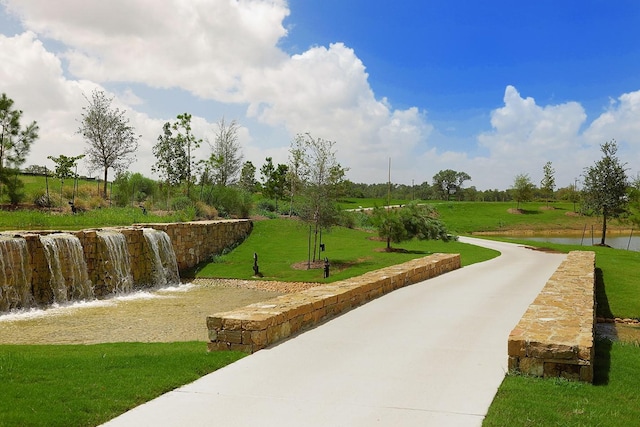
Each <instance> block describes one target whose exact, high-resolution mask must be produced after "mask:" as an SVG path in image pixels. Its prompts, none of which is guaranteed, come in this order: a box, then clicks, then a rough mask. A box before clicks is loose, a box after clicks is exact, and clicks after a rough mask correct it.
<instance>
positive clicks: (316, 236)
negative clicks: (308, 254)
mask: <svg viewBox="0 0 640 427" xmlns="http://www.w3.org/2000/svg"><path fill="white" fill-rule="evenodd" d="M317 248H318V222H317V221H316V226H315V229H314V230H313V262H315V261H316V249H317ZM318 258H319V257H318Z"/></svg>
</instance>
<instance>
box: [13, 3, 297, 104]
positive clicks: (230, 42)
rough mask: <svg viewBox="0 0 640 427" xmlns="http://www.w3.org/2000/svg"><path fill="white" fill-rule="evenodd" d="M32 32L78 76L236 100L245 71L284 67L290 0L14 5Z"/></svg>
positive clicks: (14, 8)
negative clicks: (53, 45) (282, 42)
mask: <svg viewBox="0 0 640 427" xmlns="http://www.w3.org/2000/svg"><path fill="white" fill-rule="evenodd" d="M7 4H8V6H9V9H10V10H12V11H13V12H14V13H17V14H18V15H19V16H20V17H21V19H22V22H23V24H24V26H25V27H26V28H29V29H31V30H33V31H34V32H36V33H38V34H40V35H42V36H44V37H47V38H50V39H54V40H57V41H59V42H61V43H63V44H64V45H65V46H66V50H65V51H64V52H63V53H62V57H63V58H64V59H65V60H67V61H68V64H69V71H70V72H71V73H72V74H73V75H74V76H76V77H78V78H82V79H90V80H94V81H98V82H106V81H121V82H140V83H144V84H147V85H149V86H152V87H161V88H169V87H179V88H183V89H185V90H188V91H190V92H192V93H193V94H195V95H197V96H200V97H205V98H207V97H212V98H215V99H219V100H224V101H238V100H240V99H239V98H238V93H237V92H238V91H240V90H241V88H240V87H239V85H240V81H241V78H242V74H243V73H244V72H245V70H247V69H252V68H255V67H263V66H265V65H269V64H272V63H274V62H278V61H281V60H282V59H283V58H284V57H285V55H284V54H283V53H282V52H281V51H280V50H279V49H278V48H277V47H276V45H277V42H278V40H279V39H280V38H281V37H283V36H284V35H285V34H286V30H285V29H284V27H283V26H282V21H283V19H284V18H285V17H286V16H287V15H288V13H289V11H288V9H287V8H286V2H285V1H268V2H267V1H256V0H243V1H227V0H201V1H189V2H184V1H179V0H173V1H163V2H162V3H158V2H156V1H152V0H138V1H129V0H112V1H109V2H83V1H71V0H67V1H56V2H42V1H39V0H25V1H22V0H21V1H19V2H18V1H8V2H7Z"/></svg>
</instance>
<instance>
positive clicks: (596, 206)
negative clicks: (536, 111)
mask: <svg viewBox="0 0 640 427" xmlns="http://www.w3.org/2000/svg"><path fill="white" fill-rule="evenodd" d="M600 149H601V151H602V154H603V156H602V158H601V159H600V160H598V161H597V162H596V163H595V164H594V165H593V166H591V167H588V168H586V169H585V174H584V186H583V193H584V204H585V207H587V208H588V209H591V210H592V211H593V212H595V213H596V214H597V215H602V239H601V241H600V244H601V245H603V246H604V245H605V240H606V235H607V220H608V219H609V218H616V217H618V216H620V214H621V213H623V212H624V209H625V207H626V205H627V203H628V198H627V187H628V179H627V173H626V169H625V165H626V163H625V164H622V163H620V160H619V159H618V158H617V157H616V153H617V151H618V145H617V143H616V141H615V140H612V141H609V142H605V143H604V144H602V145H601V146H600Z"/></svg>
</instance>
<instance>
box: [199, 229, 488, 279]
mask: <svg viewBox="0 0 640 427" xmlns="http://www.w3.org/2000/svg"><path fill="white" fill-rule="evenodd" d="M375 236H376V234H374V233H368V232H365V231H361V230H352V229H348V228H344V227H334V228H332V229H331V231H330V232H328V233H327V232H325V233H323V235H322V242H323V243H324V244H325V247H326V251H325V252H321V253H320V254H319V255H318V254H316V259H317V258H318V257H319V256H320V257H321V258H322V259H324V258H325V257H327V258H328V259H329V262H330V276H329V278H327V279H324V278H323V270H322V269H311V270H307V269H305V268H304V265H303V269H295V268H292V266H293V265H294V264H296V263H303V264H304V263H305V262H307V260H308V254H309V249H308V248H309V227H308V225H305V224H304V223H302V222H300V221H297V220H291V219H275V220H264V221H255V222H254V228H253V231H252V232H251V235H250V236H249V237H248V238H247V240H245V241H244V242H243V243H242V244H241V245H240V246H238V247H237V248H236V249H234V250H233V251H232V252H230V253H228V254H227V255H223V256H220V257H217V258H216V262H213V263H209V264H207V265H205V266H204V267H203V268H202V269H201V270H199V271H198V272H197V274H196V275H197V276H198V277H224V278H234V279H252V278H254V277H252V276H253V255H254V253H257V254H258V265H259V267H260V272H261V273H262V274H263V275H264V279H267V280H281V281H305V282H333V281H336V280H343V279H346V278H348V277H353V276H358V275H360V274H363V273H365V272H367V271H371V270H377V269H379V268H383V267H387V266H390V265H394V264H400V263H402V262H405V261H408V260H410V259H414V258H419V257H424V256H427V255H429V254H432V253H435V252H445V253H460V254H461V261H462V264H463V265H469V264H473V263H475V262H480V261H484V260H487V259H490V258H493V257H495V256H497V255H498V253H497V252H496V251H493V250H490V249H484V248H479V247H477V246H473V245H467V244H464V243H461V242H442V241H439V240H437V241H436V240H428V241H417V240H413V241H410V242H404V243H401V244H397V245H394V246H393V247H394V248H396V249H403V251H402V252H385V251H381V249H384V248H385V245H386V243H385V242H382V241H379V240H372V238H375ZM312 239H313V237H312ZM312 257H313V255H312Z"/></svg>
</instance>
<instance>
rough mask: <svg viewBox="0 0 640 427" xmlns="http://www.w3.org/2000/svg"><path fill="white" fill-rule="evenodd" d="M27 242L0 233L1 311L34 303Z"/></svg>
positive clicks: (20, 238)
mask: <svg viewBox="0 0 640 427" xmlns="http://www.w3.org/2000/svg"><path fill="white" fill-rule="evenodd" d="M33 302H34V299H33V295H32V294H31V268H30V265H29V251H28V250H27V242H26V240H25V239H24V238H22V237H12V236H7V235H1V234H0V312H1V311H8V310H11V309H13V308H24V307H29V306H31V305H33Z"/></svg>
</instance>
